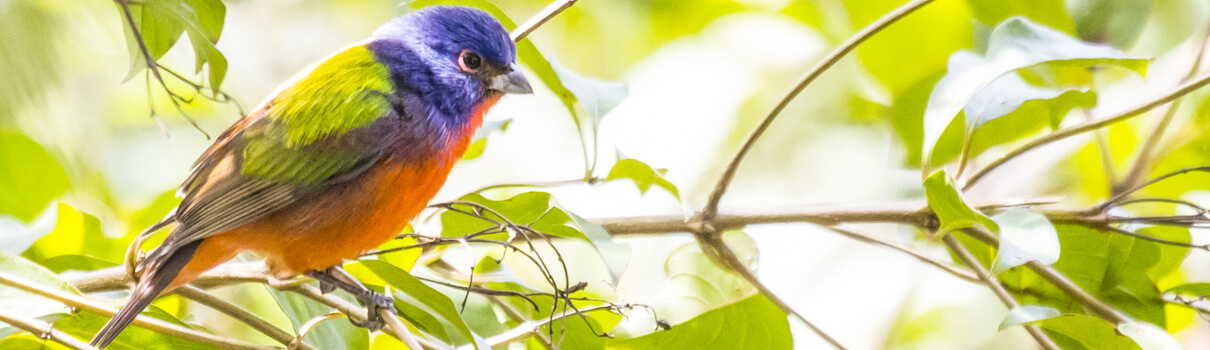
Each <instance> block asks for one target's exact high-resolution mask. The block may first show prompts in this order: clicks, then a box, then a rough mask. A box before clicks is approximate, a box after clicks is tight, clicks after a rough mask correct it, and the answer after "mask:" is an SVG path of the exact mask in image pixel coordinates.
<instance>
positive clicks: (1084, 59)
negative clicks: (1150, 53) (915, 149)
mask: <svg viewBox="0 0 1210 350" xmlns="http://www.w3.org/2000/svg"><path fill="white" fill-rule="evenodd" d="M1147 62H1148V61H1147V60H1145V59H1140V58H1133V57H1129V56H1127V55H1126V54H1124V53H1122V52H1121V51H1118V50H1117V49H1114V48H1112V47H1108V46H1105V45H1097V44H1091V43H1085V42H1080V41H1078V40H1075V39H1073V38H1071V37H1069V36H1067V35H1066V34H1063V33H1061V32H1057V31H1055V30H1053V29H1050V28H1046V27H1043V26H1041V25H1038V24H1035V23H1033V22H1031V21H1029V20H1028V19H1025V18H1022V17H1013V18H1010V19H1008V20H1006V21H1004V22H1003V23H1000V24H999V25H997V26H996V28H995V29H993V30H992V34H991V39H990V41H989V43H988V52H987V55H986V56H984V58H983V60H982V61H981V62H979V63H978V64H975V65H973V66H962V65H961V64H960V65H959V66H960V67H956V68H959V69H951V70H950V71H948V72H946V75H945V76H944V77H942V78H941V80H940V81H938V82H937V86H936V87H935V88H934V89H933V92H932V94H931V95H930V96H929V102H928V106H927V107H926V109H925V112H924V145H923V154H922V155H923V156H924V163H925V164H928V163H929V162H930V158H929V157H930V156H931V154H932V150H933V148H934V147H935V145H936V143H937V140H938V139H940V137H941V134H942V132H944V131H945V129H946V128H947V127H948V126H949V125H950V124H951V123H952V122H953V120H954V118H955V117H956V116H957V115H958V112H960V111H961V110H962V109H963V108H964V107H965V106H966V105H967V103H968V102H969V101H970V100H971V98H973V97H974V96H975V95H976V94H977V93H979V92H980V91H982V90H983V89H984V88H985V87H987V86H988V84H990V83H992V81H995V80H996V79H997V78H999V77H1001V76H1004V75H1005V74H1008V73H1010V72H1013V71H1016V70H1018V69H1022V68H1028V67H1031V66H1035V65H1039V64H1054V65H1063V66H1077V67H1089V66H1097V65H1117V66H1122V67H1126V68H1129V69H1132V70H1135V71H1137V72H1139V73H1140V74H1143V73H1144V72H1145V68H1146V64H1147Z"/></svg>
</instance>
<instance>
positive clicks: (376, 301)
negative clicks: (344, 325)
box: [350, 291, 398, 332]
mask: <svg viewBox="0 0 1210 350" xmlns="http://www.w3.org/2000/svg"><path fill="white" fill-rule="evenodd" d="M360 299H361V301H362V302H363V303H365V304H366V321H365V322H362V323H360V324H358V323H357V322H354V321H352V320H350V322H352V323H353V325H354V326H358V327H362V328H365V329H367V330H369V331H371V332H374V331H377V330H379V329H382V327H383V326H384V325H386V320H384V319H383V316H382V311H387V312H388V314H389V315H392V316H393V315H397V314H398V312H397V311H395V298H392V297H391V296H389V295H386V294H382V293H375V292H372V291H366V293H365V294H363V295H362V296H361V298H360Z"/></svg>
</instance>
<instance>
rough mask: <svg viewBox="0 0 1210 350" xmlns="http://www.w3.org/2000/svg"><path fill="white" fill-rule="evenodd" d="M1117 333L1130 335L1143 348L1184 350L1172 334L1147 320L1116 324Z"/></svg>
mask: <svg viewBox="0 0 1210 350" xmlns="http://www.w3.org/2000/svg"><path fill="white" fill-rule="evenodd" d="M1118 333H1121V334H1122V335H1124V336H1127V337H1130V339H1132V340H1134V342H1135V343H1137V344H1138V345H1139V347H1140V348H1142V349H1143V350H1184V349H1185V347H1184V346H1182V345H1181V343H1180V342H1178V341H1176V339H1174V338H1172V334H1168V331H1165V330H1164V329H1162V328H1160V327H1156V326H1155V325H1153V324H1150V323H1147V322H1126V323H1123V324H1120V325H1118Z"/></svg>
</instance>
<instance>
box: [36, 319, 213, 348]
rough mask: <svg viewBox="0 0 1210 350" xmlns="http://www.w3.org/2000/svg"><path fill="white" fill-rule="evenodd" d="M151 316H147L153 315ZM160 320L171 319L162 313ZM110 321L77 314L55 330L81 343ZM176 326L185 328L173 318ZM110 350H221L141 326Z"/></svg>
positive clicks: (130, 329) (58, 323)
mask: <svg viewBox="0 0 1210 350" xmlns="http://www.w3.org/2000/svg"><path fill="white" fill-rule="evenodd" d="M150 313H151V312H148V314H150ZM156 316H157V318H160V317H171V315H167V314H166V313H163V312H162V311H160V312H159V314H157V315H156ZM108 321H109V317H105V316H101V315H98V314H94V313H91V312H78V313H75V314H73V315H69V316H67V317H64V318H62V319H59V320H58V321H55V323H54V325H55V326H54V327H55V329H58V330H60V331H63V332H64V333H67V334H68V335H71V336H73V337H76V338H78V339H89V338H92V336H93V335H94V334H96V333H97V331H99V330H101V326H104V325H105V323H106V322H108ZM171 322H173V323H177V324H183V323H181V321H180V320H176V319H175V318H172V321H171ZM106 349H109V350H142V349H184V350H210V349H219V348H217V347H214V346H210V345H205V344H201V343H196V342H193V341H189V340H185V339H182V338H177V337H174V336H170V335H165V334H160V333H158V332H155V331H152V330H148V329H145V328H141V327H138V326H130V327H126V329H123V330H122V333H119V334H118V337H117V338H116V339H114V341H113V343H110V344H109V347H106Z"/></svg>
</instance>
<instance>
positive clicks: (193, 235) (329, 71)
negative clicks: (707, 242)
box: [162, 45, 395, 252]
mask: <svg viewBox="0 0 1210 350" xmlns="http://www.w3.org/2000/svg"><path fill="white" fill-rule="evenodd" d="M393 91H394V88H393V86H392V83H391V80H390V77H389V74H388V72H387V70H386V67H384V66H382V65H381V64H379V63H378V62H376V61H375V59H374V56H373V53H371V52H370V51H369V50H368V49H366V48H365V46H362V45H359V46H353V47H350V48H348V49H346V50H344V51H342V52H339V53H337V54H336V55H334V56H332V57H330V58H328V59H327V60H325V61H323V62H321V63H319V64H318V65H316V66H313V67H312V68H311V69H309V70H307V71H304V72H303V73H300V75H299V76H297V77H296V78H295V79H293V80H292V82H290V83H287V84H286V86H285V87H284V88H283V89H281V90H280V91H279V93H278V94H276V96H275V97H274V98H272V99H270V100H269V101H266V102H265V103H264V104H263V105H262V106H261V107H259V108H257V110H256V111H254V112H253V113H251V114H250V115H249V116H248V117H246V118H245V119H244V120H241V121H240V122H238V123H236V124H235V125H233V126H232V127H231V128H230V129H228V130H227V131H226V132H224V133H223V134H222V135H221V136H220V137H219V139H218V140H217V141H216V142H215V144H214V145H213V146H211V148H210V149H208V150H207V151H206V152H205V153H204V154H203V155H202V157H201V158H200V159H199V160H198V162H197V164H196V166H195V169H194V171H193V173H192V174H191V175H190V177H189V178H188V179H187V180H186V181H185V183H184V184H183V185H182V186H181V188H180V192H179V193H180V195H182V196H184V197H185V198H184V200H183V201H182V203H181V205H180V207H178V208H177V211H176V213H175V215H174V216H173V217H172V219H175V221H177V222H179V223H180V226H179V228H178V229H177V230H175V231H174V232H173V234H172V235H170V236H169V237H168V238H167V239H165V241H164V244H163V245H162V250H163V251H164V252H169V251H172V250H174V249H175V248H176V247H179V246H182V245H184V244H187V243H189V242H193V241H196V240H198V239H202V238H205V237H207V236H210V235H214V234H218V233H222V232H225V231H228V230H231V229H233V228H236V227H239V226H241V225H244V224H247V223H249V222H252V221H255V220H257V219H259V218H262V217H264V216H265V215H268V214H270V213H273V212H275V211H277V210H280V209H282V208H284V207H286V206H288V205H290V204H293V203H296V202H298V201H300V200H303V199H305V198H308V197H310V196H313V195H315V194H317V193H320V192H322V191H323V190H325V189H326V188H329V187H330V186H332V185H334V184H337V183H340V182H342V181H346V180H348V179H351V178H354V177H356V176H357V175H358V174H361V173H362V172H364V171H365V170H366V169H368V168H369V167H371V166H372V165H373V164H374V163H375V162H376V161H377V160H378V159H379V157H380V156H381V155H382V152H383V148H384V144H385V141H384V140H382V139H381V138H380V137H377V136H381V135H378V133H379V131H377V130H374V129H375V128H374V127H372V126H373V124H375V122H377V121H379V120H380V119H381V118H382V117H384V116H389V115H393V114H394V113H395V112H394V109H393V108H392V105H391V103H392V102H391V100H390V99H389V96H392V95H393V93H392V92H393Z"/></svg>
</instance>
